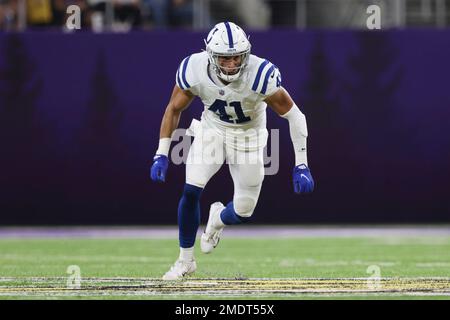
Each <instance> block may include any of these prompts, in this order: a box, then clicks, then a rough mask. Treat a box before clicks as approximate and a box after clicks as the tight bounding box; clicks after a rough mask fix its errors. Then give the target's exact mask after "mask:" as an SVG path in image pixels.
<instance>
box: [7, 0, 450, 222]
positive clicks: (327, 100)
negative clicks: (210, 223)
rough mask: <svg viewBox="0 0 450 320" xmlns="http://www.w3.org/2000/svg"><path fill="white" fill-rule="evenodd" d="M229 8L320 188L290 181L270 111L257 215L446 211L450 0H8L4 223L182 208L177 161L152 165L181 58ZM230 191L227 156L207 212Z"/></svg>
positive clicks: (302, 217)
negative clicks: (288, 106) (295, 120)
mask: <svg viewBox="0 0 450 320" xmlns="http://www.w3.org/2000/svg"><path fill="white" fill-rule="evenodd" d="M71 4H76V5H78V6H79V7H80V9H81V29H80V30H75V31H69V30H68V29H67V28H66V27H65V24H66V20H67V18H68V15H67V14H66V8H67V7H68V6H69V5H71ZM372 4H376V5H378V6H379V7H380V9H381V30H368V29H367V26H366V22H367V18H368V17H369V14H368V13H367V7H368V6H369V5H372ZM223 20H231V21H234V22H236V23H238V24H240V25H241V26H242V27H244V28H245V29H246V31H247V33H248V34H249V35H250V41H251V43H252V50H253V51H252V52H253V53H254V54H256V55H258V56H262V57H265V58H267V59H269V60H270V61H272V62H273V63H275V64H276V65H277V66H278V67H279V69H280V70H281V73H282V77H283V86H284V87H285V88H286V89H287V90H288V91H289V92H290V93H291V95H292V97H293V98H294V100H295V101H296V103H297V105H299V106H300V107H301V109H302V111H303V112H304V113H305V115H306V117H307V119H308V127H309V140H308V143H309V164H310V167H311V169H312V173H313V175H314V177H315V180H316V190H315V192H314V193H313V194H311V195H308V196H296V195H295V194H294V193H293V191H292V185H291V184H292V182H291V170H292V167H293V164H294V155H293V151H292V145H291V140H290V136H289V130H288V125H287V122H286V121H285V120H284V119H281V118H279V117H277V116H276V115H275V114H274V113H273V112H271V111H270V110H268V111H267V112H268V128H269V129H276V128H279V129H280V134H279V140H280V148H279V170H278V173H277V174H276V175H268V176H266V178H265V181H264V185H263V189H262V191H261V196H260V200H259V203H258V207H257V209H256V212H255V215H254V218H253V223H254V224H266V223H270V224H278V223H279V224H288V223H295V224H306V223H322V224H323V223H326V224H328V223H330V224H331V223H336V224H341V223H346V224H348V223H445V222H447V223H448V222H450V90H449V89H450V28H449V25H450V0H391V1H375V0H373V1H362V0H359V1H358V0H341V1H337V0H335V1H331V0H314V1H313V0H296V1H290V0H271V1H265V0H245V1H238V0H210V1H208V0H141V1H139V0H115V1H101V0H85V1H82V0H80V1H64V0H27V1H26V0H0V30H1V31H0V225H61V224H63V225H64V224H65V225H78V224H81V225H85V224H102V225H121V224H129V225H132V224H171V225H174V224H176V222H177V214H176V212H177V205H178V200H179V196H180V194H181V191H182V188H183V184H184V165H175V164H171V166H170V167H169V171H168V177H167V182H166V183H165V184H161V185H159V184H155V183H152V182H151V181H150V179H149V174H148V172H149V167H150V165H151V163H152V161H151V159H152V157H153V155H154V152H155V151H156V148H157V144H158V139H159V126H160V121H161V117H162V115H163V113H164V109H165V107H166V104H167V101H168V99H169V96H170V93H171V91H172V88H173V86H174V84H175V81H174V80H175V73H176V70H177V68H178V65H179V63H180V62H181V61H182V59H183V58H184V57H186V56H187V55H189V54H192V53H194V52H199V51H200V50H202V49H203V48H204V43H203V38H205V37H206V35H207V32H208V30H209V28H210V27H212V26H213V25H214V24H215V23H216V22H219V21H223ZM202 111H203V106H202V105H201V104H200V103H199V101H198V99H197V100H196V101H195V103H193V104H192V106H191V107H190V108H189V109H187V110H186V111H185V112H184V113H183V115H182V119H181V123H180V127H181V128H186V127H187V126H188V125H189V123H190V121H191V119H192V118H193V117H195V118H199V117H200V115H201V112H202ZM269 145H270V144H269ZM271 152H274V153H277V150H276V149H271V148H270V147H269V150H268V153H269V154H270V153H271ZM232 194H233V185H232V181H231V177H230V176H229V173H228V169H227V168H226V167H223V168H222V169H221V171H220V172H219V173H218V174H217V175H216V176H215V177H213V179H212V180H211V181H210V183H209V184H208V186H207V188H206V190H205V192H204V194H203V198H202V223H205V222H206V219H207V212H208V208H209V205H210V203H211V202H214V201H222V202H228V201H229V200H230V199H231V197H232Z"/></svg>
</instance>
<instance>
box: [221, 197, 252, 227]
mask: <svg viewBox="0 0 450 320" xmlns="http://www.w3.org/2000/svg"><path fill="white" fill-rule="evenodd" d="M220 219H221V220H222V222H223V223H224V224H226V225H231V224H241V223H246V222H248V221H249V220H250V219H251V218H250V217H243V216H240V215H238V214H237V213H236V211H235V210H234V206H233V201H231V202H229V203H228V204H227V206H226V207H225V209H223V211H222V212H221V213H220Z"/></svg>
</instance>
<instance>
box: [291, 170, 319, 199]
mask: <svg viewBox="0 0 450 320" xmlns="http://www.w3.org/2000/svg"><path fill="white" fill-rule="evenodd" d="M292 178H293V180H294V191H295V193H310V192H312V191H313V190H314V180H313V177H312V175H311V171H310V170H309V168H308V167H307V166H306V165H305V164H301V165H298V166H296V167H295V168H294V170H293V173H292Z"/></svg>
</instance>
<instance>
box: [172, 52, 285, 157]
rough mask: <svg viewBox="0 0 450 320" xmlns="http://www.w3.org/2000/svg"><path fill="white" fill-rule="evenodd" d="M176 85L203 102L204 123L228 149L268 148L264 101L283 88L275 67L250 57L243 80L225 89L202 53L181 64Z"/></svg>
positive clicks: (206, 56)
mask: <svg viewBox="0 0 450 320" xmlns="http://www.w3.org/2000/svg"><path fill="white" fill-rule="evenodd" d="M176 83H177V85H178V87H180V88H181V89H183V90H189V91H190V92H191V93H192V94H194V95H196V96H198V97H199V98H200V99H201V100H202V102H203V105H204V106H205V109H204V111H203V113H202V123H203V124H204V125H205V126H206V127H207V128H211V129H214V130H215V132H217V133H218V134H220V135H222V136H223V137H224V141H225V143H226V144H227V145H228V146H231V147H233V148H235V149H238V150H252V149H259V148H261V147H264V146H265V145H266V143H267V135H268V134H267V129H266V107H267V104H266V103H265V102H264V99H265V98H267V97H268V96H270V95H272V94H273V93H275V92H276V91H277V90H278V89H279V88H280V86H281V75H280V71H279V70H278V68H277V67H276V66H275V65H274V64H272V63H270V62H269V61H268V60H265V59H262V58H259V57H257V56H255V55H250V57H249V61H248V65H247V67H246V68H245V70H244V72H243V74H242V75H241V76H240V78H239V79H238V80H236V81H234V82H231V83H229V84H228V85H224V84H223V83H222V82H221V81H220V80H219V78H218V77H217V75H216V73H215V72H214V70H213V68H212V66H211V65H210V63H209V60H208V54H207V53H206V52H200V53H195V54H192V55H191V56H189V57H186V58H185V59H184V60H183V61H182V62H181V64H180V66H179V68H178V71H177V73H176Z"/></svg>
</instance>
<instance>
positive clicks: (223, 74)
mask: <svg viewBox="0 0 450 320" xmlns="http://www.w3.org/2000/svg"><path fill="white" fill-rule="evenodd" d="M207 52H208V55H209V61H210V63H211V65H212V66H213V69H214V71H215V72H216V74H217V76H218V77H219V78H220V79H222V80H224V81H226V82H233V81H236V80H238V79H239V77H240V76H241V75H242V73H243V71H244V70H245V68H246V67H247V65H248V60H249V57H250V47H249V48H248V49H247V50H246V51H244V52H239V53H236V52H233V53H229V54H224V53H215V52H212V50H210V49H209V48H208V50H207ZM235 56H241V63H240V65H239V66H238V67H234V68H231V70H228V72H227V70H224V69H226V67H223V66H221V65H220V61H219V57H235ZM227 69H230V68H227Z"/></svg>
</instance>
